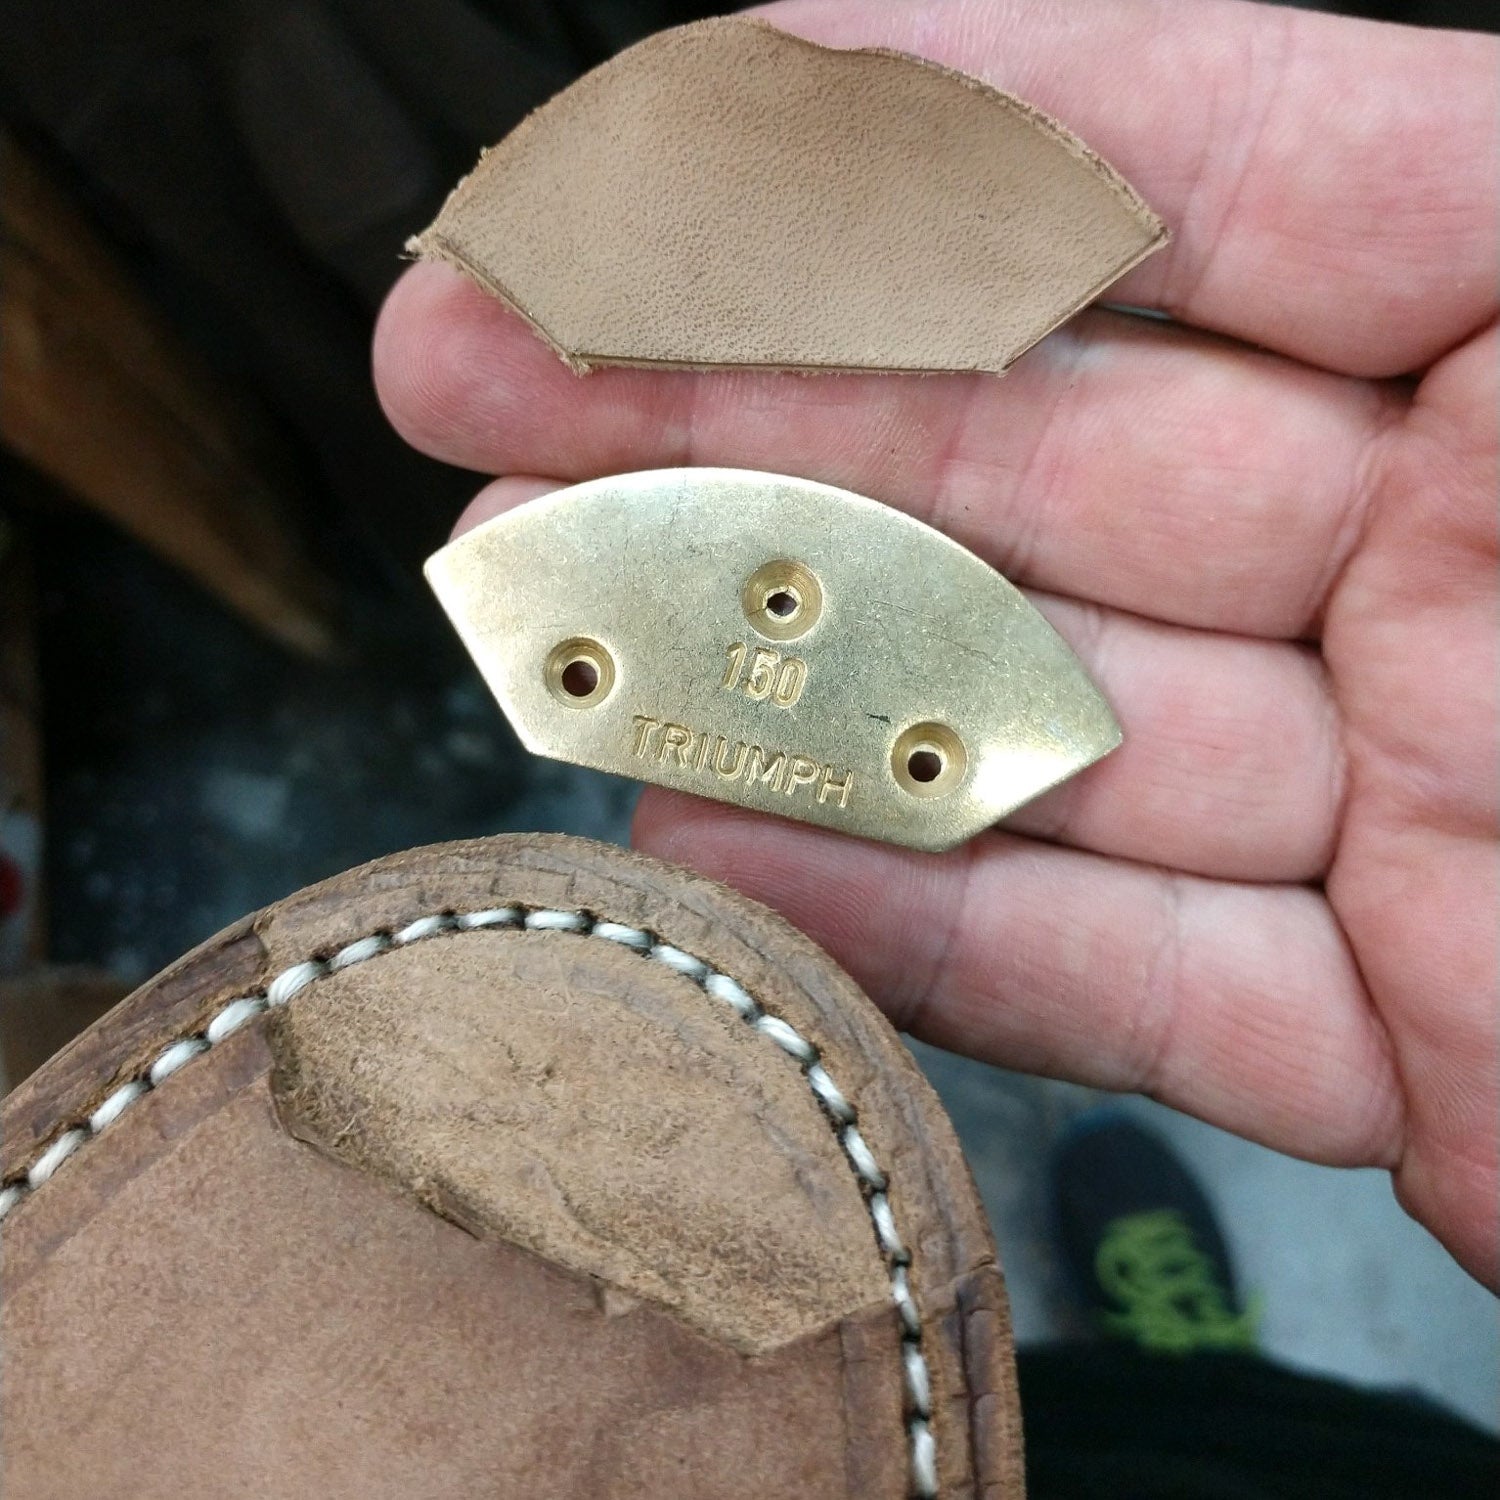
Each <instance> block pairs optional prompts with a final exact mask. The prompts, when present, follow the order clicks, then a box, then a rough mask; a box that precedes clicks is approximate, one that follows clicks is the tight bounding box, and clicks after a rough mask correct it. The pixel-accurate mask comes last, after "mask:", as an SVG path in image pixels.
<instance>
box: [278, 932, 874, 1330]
mask: <svg viewBox="0 0 1500 1500" xmlns="http://www.w3.org/2000/svg"><path fill="white" fill-rule="evenodd" d="M271 1035H272V1051H273V1053H274V1054H275V1055H276V1057H277V1060H278V1068H277V1077H276V1095H277V1101H278V1108H279V1110H280V1113H281V1117H282V1120H283V1123H285V1124H286V1126H287V1128H288V1129H289V1130H291V1131H292V1133H293V1134H294V1135H297V1136H299V1137H301V1138H302V1139H303V1140H308V1141H313V1142H315V1143H317V1144H318V1145H320V1146H322V1147H323V1148H324V1149H326V1150H328V1151H331V1152H332V1153H333V1154H335V1155H337V1156H340V1157H342V1158H343V1159H344V1160H346V1161H349V1162H352V1163H354V1164H355V1165H356V1166H362V1167H366V1168H368V1169H369V1170H372V1171H375V1172H378V1173H380V1174H381V1175H382V1176H386V1177H390V1178H392V1179H393V1180H395V1181H397V1182H399V1183H401V1184H403V1185H404V1186H406V1187H408V1188H409V1189H410V1190H412V1191H414V1192H415V1193H416V1195H417V1196H418V1197H420V1198H422V1199H423V1200H424V1201H425V1202H427V1203H429V1204H431V1205H432V1206H433V1207H434V1208H436V1209H437V1211H438V1212H440V1213H442V1214H443V1215H444V1216H445V1217H447V1218H451V1219H453V1220H454V1221H455V1222H457V1223H459V1224H461V1225H463V1226H464V1227H465V1228H467V1229H470V1230H471V1231H473V1232H474V1233H476V1234H479V1235H483V1236H485V1237H489V1236H491V1235H495V1236H499V1237H501V1238H504V1239H507V1240H509V1241H511V1242H513V1243H515V1244H517V1245H519V1246H521V1247H522V1248H524V1249H527V1250H530V1251H532V1252H534V1253H535V1254H537V1255H540V1256H542V1257H544V1258H546V1259H547V1260H550V1261H552V1262H554V1263H555V1264H557V1265H559V1266H565V1267H567V1268H569V1269H571V1270H574V1271H578V1272H580V1273H582V1274H584V1275H589V1276H594V1277H596V1278H598V1279H599V1280H600V1281H601V1282H604V1283H607V1284H609V1285H611V1286H613V1287H615V1288H617V1289H618V1290H620V1291H622V1292H626V1293H629V1294H631V1295H633V1296H636V1297H648V1298H651V1299H652V1300H654V1301H656V1302H659V1303H661V1304H663V1305H664V1306H666V1307H668V1308H671V1309H672V1310H673V1311H674V1312H676V1313H677V1314H678V1315H679V1316H680V1317H681V1318H682V1319H683V1320H684V1321H685V1322H687V1323H689V1324H691V1325H692V1326H693V1327H695V1328H698V1329H701V1330H702V1331H704V1332H706V1333H708V1334H710V1335H712V1336H713V1337H716V1338H719V1339H722V1340H724V1341H725V1342H726V1343H729V1344H732V1345H733V1346H734V1347H735V1348H737V1349H741V1350H743V1351H745V1352H746V1353H751V1354H759V1353H764V1352H766V1351H767V1350H770V1349H774V1348H776V1347H777V1346H778V1345H781V1344H785V1343H789V1342H791V1341H792V1340H794V1339H797V1338H800V1337H803V1336H804V1335H806V1334H809V1333H812V1332H814V1331H816V1330H817V1329H820V1328H824V1327H827V1326H828V1325H829V1324H830V1323H835V1322H837V1321H838V1320H839V1319H840V1318H843V1317H846V1316H848V1315H850V1314H852V1313H856V1312H858V1311H859V1310H860V1309H861V1308H864V1307H873V1306H877V1305H880V1304H883V1303H885V1302H887V1301H888V1300H889V1296H890V1288H889V1283H888V1280H887V1277H886V1274H885V1268H884V1266H883V1265H882V1264H881V1261H880V1257H879V1254H878V1253H877V1250H876V1245H875V1240H874V1237H873V1235H872V1234H871V1233H870V1221H869V1216H868V1214H867V1213H866V1211H865V1207H864V1204H863V1203H862V1202H861V1201H860V1197H859V1194H858V1193H857V1192H854V1191H851V1181H850V1174H849V1165H848V1163H847V1162H846V1161H845V1160H844V1158H843V1154H842V1152H841V1151H840V1150H839V1148H838V1144H837V1142H836V1141H835V1139H834V1136H833V1133H832V1131H831V1130H830V1129H829V1126H828V1120H827V1117H826V1116H825V1115H824V1114H823V1112H822V1111H821V1110H820V1109H819V1108H818V1104H817V1101H816V1099H815V1098H814V1097H813V1095H812V1093H811V1091H810V1090H809V1089H808V1087H807V1084H806V1082H805V1081H804V1079H803V1078H802V1075H801V1073H800V1072H799V1071H798V1069H797V1068H796V1066H795V1065H794V1064H793V1063H792V1062H791V1061H790V1059H787V1060H786V1062H785V1065H784V1066H782V1067H780V1068H777V1067H768V1066H767V1063H768V1062H769V1061H772V1059H768V1058H767V1057H766V1056H765V1053H766V1050H767V1043H766V1040H765V1038H763V1037H761V1036H758V1035H757V1034H756V1033H755V1032H753V1031H751V1030H750V1028H749V1027H747V1026H746V1025H745V1024H744V1023H743V1022H742V1021H740V1020H739V1018H738V1017H736V1016H735V1015H734V1013H733V1012H732V1011H730V1010H729V1009H728V1007H726V1006H722V1005H708V1004H705V1003H704V994H703V991H702V989H700V988H699V987H698V986H697V985H695V984H693V983H692V982H691V981H690V980H688V979H686V978H684V977H683V976H682V975H680V974H675V973H673V972H672V971H671V970H670V969H668V968H667V967H666V966H665V965H663V964H659V963H649V962H643V961H642V959H641V957H640V955H639V954H637V953H632V952H630V951H628V950H627V949H624V948H621V947H619V946H618V945H616V944H613V943H606V942H601V941H598V940H597V939H595V940H591V939H589V938H586V937H584V938H579V937H574V938H572V939H571V940H570V939H569V937H568V935H566V934H559V933H556V932H474V933H468V934H465V935H463V936H462V937H459V938H457V939H455V940H454V941H451V942H443V943H430V944H428V945H426V946H425V947H424V946H422V945H420V944H419V945H417V946H414V947H411V948H408V949H405V950H404V951H402V952H399V953H392V954H389V955H387V956H385V957H383V958H382V959H381V961H380V962H379V963H367V964H360V965H358V966H356V967H354V968H352V969H349V970H346V971H345V972H344V973H341V974H335V975H332V976H330V977H329V978H328V979H326V980H325V981H323V982H322V983H321V984H320V985H318V986H317V988H316V989H315V990H312V991H310V992H309V993H308V994H307V995H306V996H305V997H302V996H299V997H298V998H297V999H296V1000H294V1001H292V1003H291V1004H290V1005H289V1006H288V1007H287V1009H286V1011H285V1012H284V1013H283V1014H281V1015H278V1016H277V1017H276V1018H275V1021H274V1022H273V1024H272V1031H271ZM726 1189H727V1191H726Z"/></svg>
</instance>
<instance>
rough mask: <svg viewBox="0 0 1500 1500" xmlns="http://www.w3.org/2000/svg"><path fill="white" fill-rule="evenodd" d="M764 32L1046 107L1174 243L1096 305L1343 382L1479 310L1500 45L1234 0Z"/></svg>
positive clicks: (1493, 169)
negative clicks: (1260, 351) (882, 56)
mask: <svg viewBox="0 0 1500 1500" xmlns="http://www.w3.org/2000/svg"><path fill="white" fill-rule="evenodd" d="M761 14H762V15H764V16H765V18H766V19H768V20H770V21H772V22H774V24H776V25H777V26H780V27H782V28H784V29H785V30H788V31H794V32H797V33H799V34H800V35H802V36H805V37H808V38H809V39H810V40H813V41H818V42H823V43H825V44H827V45H830V46H836V47H869V46H877V47H894V48H897V49H899V50H901V51H906V52H914V53H917V54H918V55H920V56H922V57H926V58H928V59H930V60H932V61H934V62H939V63H944V64H946V65H947V66H949V67H954V68H959V69H961V70H962V71H964V72H967V73H972V74H975V75H977V76H978V77H980V78H983V79H984V80H986V81H987V82H989V83H992V84H994V85H996V86H997V87H999V88H1002V89H1006V90H1008V91H1010V92H1012V93H1016V94H1019V95H1020V96H1021V97H1022V98H1024V99H1026V100H1028V101H1030V102H1031V103H1033V104H1035V105H1038V106H1039V107H1040V108H1042V109H1043V110H1045V111H1047V112H1048V113H1049V114H1052V115H1055V116H1056V117H1057V118H1058V119H1059V120H1061V121H1062V122H1063V123H1064V124H1066V125H1067V126H1068V127H1069V128H1070V129H1071V130H1073V131H1075V132H1076V133H1077V134H1079V135H1080V136H1082V137H1083V139H1084V140H1085V141H1087V142H1088V143H1089V145H1090V146H1092V147H1093V148H1094V149H1095V150H1096V151H1098V152H1099V153H1100V154H1101V155H1102V156H1104V157H1105V158H1106V159H1107V160H1108V161H1109V162H1111V163H1112V164H1113V165H1114V166H1115V167H1117V168H1119V170H1120V171H1121V172H1122V173H1124V175H1125V176H1126V177H1127V178H1128V179H1129V180H1130V181H1131V183H1133V184H1134V186H1135V187H1136V188H1137V189H1139V191H1140V192H1141V193H1142V195H1143V196H1144V197H1145V199H1146V201H1147V202H1148V203H1150V204H1151V206H1152V207H1153V208H1154V209H1155V210H1156V211H1157V212H1158V213H1159V214H1160V215H1161V216H1162V218H1163V219H1165V220H1166V222H1167V224H1168V225H1169V226H1170V227H1171V229H1172V230H1173V233H1174V235H1175V239H1174V242H1173V244H1172V245H1171V246H1169V247H1168V248H1167V249H1166V250H1165V251H1163V252H1162V253H1161V254H1159V255H1156V256H1154V257H1152V259H1151V260H1149V261H1148V262H1147V263H1146V264H1145V265H1144V266H1143V267H1142V268H1141V269H1140V270H1138V271H1137V272H1135V273H1134V274H1133V275H1131V276H1130V277H1129V278H1128V279H1127V280H1126V281H1124V282H1122V283H1121V284H1120V286H1119V287H1118V289H1116V290H1115V291H1113V292H1112V293H1111V296H1112V297H1113V298H1116V299H1117V300H1120V301H1126V302H1134V303H1136V304H1138V305H1143V306H1150V307H1156V308H1161V309H1163V310H1164V311H1166V312H1169V313H1172V314H1173V315H1174V316H1176V317H1179V318H1181V319H1183V320H1184V321H1187V322H1191V323H1195V324H1197V325H1198V326H1200V327H1203V328H1213V329H1217V330H1219V331H1221V332H1225V333H1231V334H1234V335H1235V336H1237V337H1239V338H1243V339H1247V340H1250V341H1252V342H1255V343H1259V344H1264V345H1266V346H1267V347H1270V348H1274V349H1278V350H1281V351H1282V352H1284V353H1287V354H1292V355H1295V356H1297V357H1298V358H1301V359H1306V360H1309V361H1311V362H1313V363H1316V364H1320V365H1323V366H1326V367H1327V368H1329V369H1336V370H1342V371H1345V372H1348V373H1351V374H1360V375H1393V374H1398V373H1401V372H1405V371H1410V370H1413V369H1417V368H1420V367H1423V366H1425V365H1427V364H1428V363H1430V362H1431V361H1432V360H1433V359H1435V358H1436V357H1437V356H1438V355H1439V354H1441V353H1443V352H1444V351H1445V350H1447V349H1450V348H1452V347H1453V346H1454V345H1456V344H1457V343H1459V342H1460V341H1461V340H1462V339H1463V338H1464V337H1465V336H1467V335H1468V334H1470V333H1472V332H1474V331H1475V330H1476V329H1478V328H1480V327H1482V326H1483V325H1484V324H1485V323H1486V322H1488V321H1489V319H1490V318H1491V317H1493V316H1494V314H1495V311H1496V307H1497V301H1496V283H1495V275H1494V267H1495V263H1496V257H1497V254H1500V201H1497V200H1500V90H1497V88H1496V83H1495V80H1496V76H1497V69H1500V43H1497V41H1496V40H1495V39H1494V38H1492V37H1481V36H1473V35H1463V34H1460V33H1457V32H1440V31H1431V30H1416V29H1414V28H1407V27H1397V26H1383V25H1376V24H1372V23H1368V22H1361V21H1352V20H1348V19H1346V18H1344V17H1332V16H1324V15H1318V14H1314V13H1309V12H1306V11H1302V10H1294V9H1290V8H1280V7H1277V8H1273V7H1271V6H1267V5H1245V4H1240V3H1237V0H1220V3H1199V4H1193V5H1184V4H1181V3H1180V0H1097V3H1095V4H1092V5H1088V6H1085V7H1079V6H1067V5H1040V4H1016V3H1014V0H986V3H982V4H978V5H976V4H973V3H969V0H938V3H929V4H924V5H887V4H883V3H880V0H865V3H854V4H851V3H850V0H788V3H785V4H781V5H773V6H767V7H766V8H765V9H764V10H762V12H761Z"/></svg>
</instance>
